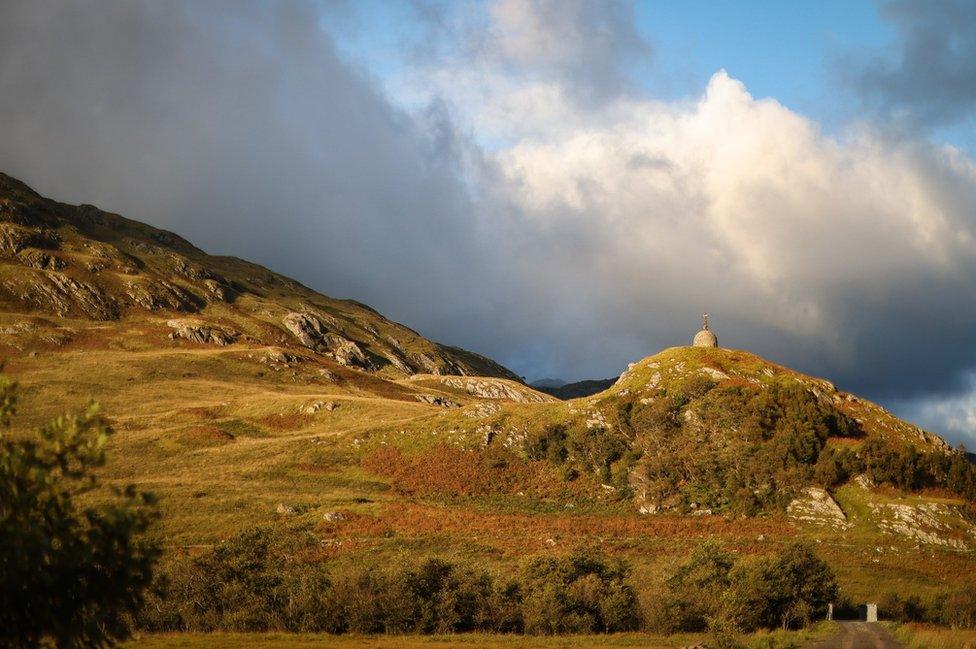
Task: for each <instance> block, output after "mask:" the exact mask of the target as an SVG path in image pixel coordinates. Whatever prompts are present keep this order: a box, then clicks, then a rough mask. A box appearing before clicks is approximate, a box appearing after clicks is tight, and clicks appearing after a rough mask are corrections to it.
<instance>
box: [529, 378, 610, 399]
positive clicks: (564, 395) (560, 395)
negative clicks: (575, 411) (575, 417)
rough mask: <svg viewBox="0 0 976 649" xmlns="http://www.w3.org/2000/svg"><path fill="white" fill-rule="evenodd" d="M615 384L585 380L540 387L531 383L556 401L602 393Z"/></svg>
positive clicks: (606, 381) (606, 380) (608, 381)
mask: <svg viewBox="0 0 976 649" xmlns="http://www.w3.org/2000/svg"><path fill="white" fill-rule="evenodd" d="M616 382H617V379H587V380H585V381H574V382H572V383H561V382H560V383H559V384H558V385H540V384H539V383H533V384H532V386H533V387H534V388H536V389H537V390H539V391H540V392H545V393H546V394H551V395H552V396H554V397H556V398H557V399H563V400H566V399H578V398H580V397H588V396H590V395H591V394H596V393H597V392H602V391H604V390H606V389H607V388H609V387H610V386H611V385H613V384H614V383H616Z"/></svg>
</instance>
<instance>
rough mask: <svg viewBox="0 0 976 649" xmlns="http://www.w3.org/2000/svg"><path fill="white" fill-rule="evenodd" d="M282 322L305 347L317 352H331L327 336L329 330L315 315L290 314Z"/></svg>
mask: <svg viewBox="0 0 976 649" xmlns="http://www.w3.org/2000/svg"><path fill="white" fill-rule="evenodd" d="M282 322H283V323H284V324H285V327H287V328H288V331H290V332H291V333H292V334H293V335H294V336H295V338H297V339H298V342H300V343H301V344H302V345H304V346H305V347H308V348H309V349H311V350H313V351H317V352H327V351H329V343H328V342H327V341H326V339H325V336H326V334H328V329H326V328H325V325H324V324H322V321H321V320H319V319H318V318H317V317H315V316H314V315H311V314H309V313H289V314H288V315H286V316H285V317H284V318H283V319H282Z"/></svg>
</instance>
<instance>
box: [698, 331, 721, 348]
mask: <svg viewBox="0 0 976 649" xmlns="http://www.w3.org/2000/svg"><path fill="white" fill-rule="evenodd" d="M692 345H694V346H695V347H718V338H716V337H715V334H713V333H712V332H711V331H709V330H708V329H702V330H701V331H699V332H698V333H696V334H695V341H694V342H693V343H692Z"/></svg>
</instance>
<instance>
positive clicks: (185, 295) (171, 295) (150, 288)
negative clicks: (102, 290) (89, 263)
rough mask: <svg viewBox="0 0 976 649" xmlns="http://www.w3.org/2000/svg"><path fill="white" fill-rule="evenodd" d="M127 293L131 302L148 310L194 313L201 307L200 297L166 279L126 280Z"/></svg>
mask: <svg viewBox="0 0 976 649" xmlns="http://www.w3.org/2000/svg"><path fill="white" fill-rule="evenodd" d="M125 295H126V297H127V298H128V300H129V302H130V304H132V305H134V306H139V307H142V308H143V309H146V310H147V311H161V310H169V311H180V312H183V313H194V312H196V311H199V310H200V307H201V300H200V298H199V297H197V296H196V295H194V294H193V293H190V292H189V291H187V290H186V289H184V288H182V287H180V286H177V285H176V284H173V283H171V282H168V281H166V280H155V281H154V280H150V279H146V280H132V281H129V282H126V284H125Z"/></svg>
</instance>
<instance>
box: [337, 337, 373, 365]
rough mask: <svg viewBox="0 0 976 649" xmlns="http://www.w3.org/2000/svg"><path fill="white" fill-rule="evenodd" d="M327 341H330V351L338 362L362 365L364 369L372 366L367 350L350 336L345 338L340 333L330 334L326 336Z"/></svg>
mask: <svg viewBox="0 0 976 649" xmlns="http://www.w3.org/2000/svg"><path fill="white" fill-rule="evenodd" d="M326 341H327V342H328V348H329V352H330V353H331V354H332V355H333V356H334V357H335V359H336V362H338V363H339V364H340V365H348V366H350V367H362V368H364V369H371V368H372V364H371V363H370V362H369V358H368V357H367V356H366V352H364V351H363V350H362V349H360V347H359V345H357V344H356V343H354V342H353V341H351V340H349V339H348V338H343V337H342V336H340V335H338V334H328V335H327V336H326Z"/></svg>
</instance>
